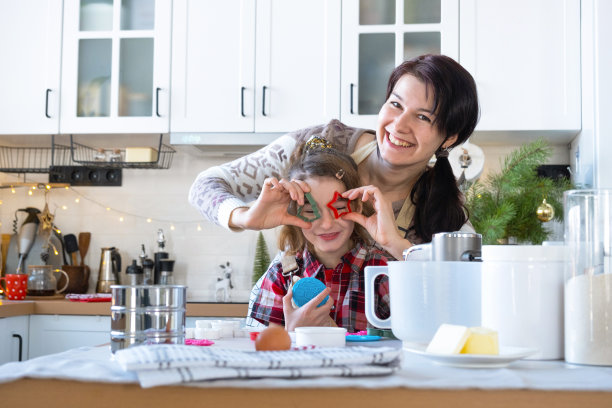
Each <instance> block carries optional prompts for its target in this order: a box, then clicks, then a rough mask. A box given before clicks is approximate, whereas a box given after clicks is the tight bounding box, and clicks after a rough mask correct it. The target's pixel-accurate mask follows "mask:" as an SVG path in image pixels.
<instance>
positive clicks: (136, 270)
mask: <svg viewBox="0 0 612 408" xmlns="http://www.w3.org/2000/svg"><path fill="white" fill-rule="evenodd" d="M125 275H126V276H127V278H128V284H129V285H142V283H143V271H142V267H141V266H139V265H138V263H137V262H136V260H135V259H134V260H132V264H131V265H130V266H128V267H127V268H126V269H125Z"/></svg>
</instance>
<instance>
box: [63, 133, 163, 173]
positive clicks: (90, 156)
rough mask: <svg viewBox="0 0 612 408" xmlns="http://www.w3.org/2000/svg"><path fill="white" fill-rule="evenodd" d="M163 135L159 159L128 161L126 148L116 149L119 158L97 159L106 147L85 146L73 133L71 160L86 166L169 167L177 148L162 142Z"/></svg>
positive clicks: (159, 147) (160, 140) (160, 142)
mask: <svg viewBox="0 0 612 408" xmlns="http://www.w3.org/2000/svg"><path fill="white" fill-rule="evenodd" d="M162 137H163V135H160V136H159V145H158V148H157V151H156V152H157V160H154V161H146V162H127V161H124V159H125V149H116V150H115V152H116V157H117V160H106V159H104V158H103V159H97V155H98V154H99V153H100V151H102V152H105V150H104V149H94V148H92V147H89V146H85V145H83V144H81V143H77V142H75V141H74V140H73V137H72V135H71V136H70V155H71V160H72V161H73V162H74V163H79V164H82V165H86V166H94V167H105V168H108V167H114V168H122V169H169V168H170V166H171V165H172V158H173V156H174V153H175V150H174V149H173V148H172V147H170V146H168V145H165V144H163V143H162Z"/></svg>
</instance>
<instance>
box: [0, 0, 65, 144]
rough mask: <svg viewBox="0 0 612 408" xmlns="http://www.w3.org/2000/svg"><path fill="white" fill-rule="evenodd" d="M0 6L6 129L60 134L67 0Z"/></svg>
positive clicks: (0, 87) (2, 127)
mask: <svg viewBox="0 0 612 408" xmlns="http://www.w3.org/2000/svg"><path fill="white" fill-rule="evenodd" d="M0 10H2V11H1V12H0V49H1V50H2V63H1V64H0V134H28V133H30V134H56V133H57V132H58V131H59V98H60V96H59V95H60V94H59V92H60V63H61V45H62V0H44V1H41V0H20V1H14V0H0Z"/></svg>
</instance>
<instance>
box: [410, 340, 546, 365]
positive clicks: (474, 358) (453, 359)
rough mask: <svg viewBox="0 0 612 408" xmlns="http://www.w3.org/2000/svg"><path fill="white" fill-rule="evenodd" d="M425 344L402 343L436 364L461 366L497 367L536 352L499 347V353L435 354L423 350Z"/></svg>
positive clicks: (519, 348)
mask: <svg viewBox="0 0 612 408" xmlns="http://www.w3.org/2000/svg"><path fill="white" fill-rule="evenodd" d="M426 349H427V344H424V343H407V342H405V343H404V350H406V351H408V352H410V353H414V354H418V355H421V356H423V357H426V358H428V359H430V360H432V361H433V362H434V363H436V364H441V365H447V366H452V367H462V368H499V367H506V366H507V365H508V364H510V363H512V362H513V361H516V360H520V359H521V358H525V357H527V356H530V355H532V354H535V353H537V352H538V350H537V349H534V348H526V347H500V350H499V355H487V354H436V353H428V352H427V351H425V350H426Z"/></svg>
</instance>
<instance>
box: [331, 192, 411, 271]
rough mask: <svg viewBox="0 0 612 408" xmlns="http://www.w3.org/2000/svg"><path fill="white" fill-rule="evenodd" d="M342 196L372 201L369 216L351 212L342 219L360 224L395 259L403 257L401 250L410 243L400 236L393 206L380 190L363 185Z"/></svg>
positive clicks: (409, 245)
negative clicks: (372, 211) (371, 212)
mask: <svg viewBox="0 0 612 408" xmlns="http://www.w3.org/2000/svg"><path fill="white" fill-rule="evenodd" d="M342 197H344V198H347V199H349V200H355V199H357V198H361V201H363V202H368V201H370V202H371V203H372V207H374V214H372V215H371V216H369V217H366V216H365V215H363V214H361V213H358V212H352V213H348V214H346V215H344V216H343V218H344V219H346V220H349V221H354V222H356V223H358V224H360V225H362V226H363V227H364V228H365V229H366V230H367V231H368V233H369V234H370V235H371V236H372V238H373V239H374V241H376V242H378V244H380V246H382V247H383V248H384V249H385V250H386V251H387V252H389V253H390V254H391V255H393V257H394V258H395V259H403V255H402V252H404V250H405V249H406V248H410V247H411V246H412V243H411V242H410V241H408V240H407V239H404V238H402V236H401V235H400V233H399V231H398V230H397V226H396V225H395V217H394V215H393V207H392V206H391V203H390V202H389V201H387V200H386V199H385V197H384V196H383V194H382V192H381V191H380V190H379V189H378V187H375V186H364V187H359V188H354V189H352V190H348V191H345V192H344V193H343V194H342Z"/></svg>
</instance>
